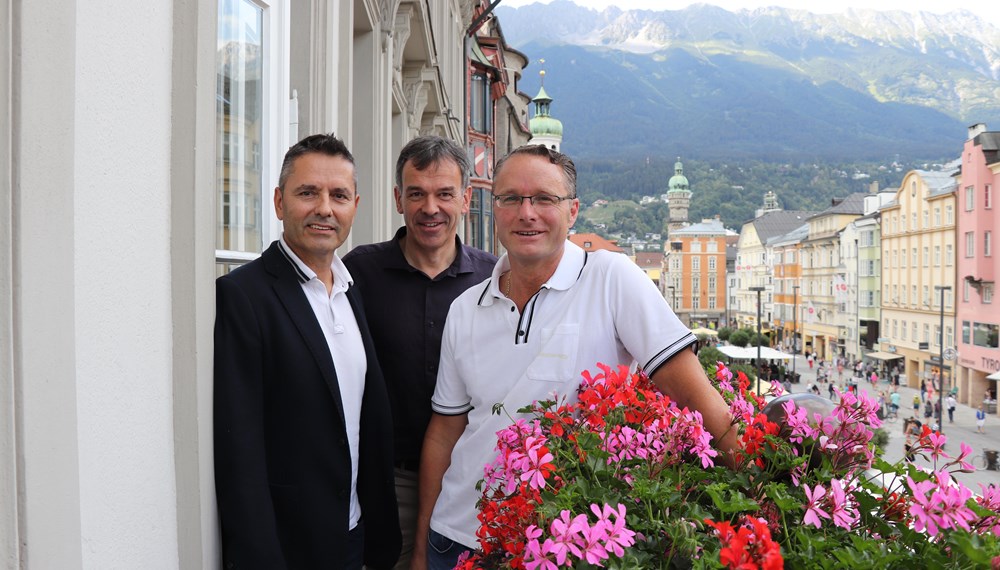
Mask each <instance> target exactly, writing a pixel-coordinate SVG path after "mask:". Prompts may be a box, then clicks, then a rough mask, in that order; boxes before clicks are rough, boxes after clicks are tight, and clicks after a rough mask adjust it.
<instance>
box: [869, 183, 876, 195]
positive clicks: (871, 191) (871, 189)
mask: <svg viewBox="0 0 1000 570" xmlns="http://www.w3.org/2000/svg"><path fill="white" fill-rule="evenodd" d="M868 193H869V194H878V181H877V180H876V181H875V182H872V183H871V184H869V185H868Z"/></svg>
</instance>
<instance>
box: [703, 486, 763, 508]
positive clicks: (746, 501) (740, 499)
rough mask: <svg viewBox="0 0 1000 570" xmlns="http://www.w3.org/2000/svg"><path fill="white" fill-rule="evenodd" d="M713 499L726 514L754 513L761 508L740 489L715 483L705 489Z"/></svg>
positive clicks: (717, 506)
mask: <svg viewBox="0 0 1000 570" xmlns="http://www.w3.org/2000/svg"><path fill="white" fill-rule="evenodd" d="M705 492H706V493H708V495H709V496H710V497H711V498H712V503H714V504H715V508H717V509H719V512H721V513H725V514H731V513H740V512H752V511H756V510H757V509H759V508H760V505H758V504H757V501H754V500H753V499H751V498H749V497H747V496H746V495H744V494H743V492H742V491H740V490H739V489H734V488H731V487H729V486H727V485H725V484H722V483H713V484H711V485H709V486H708V487H706V488H705Z"/></svg>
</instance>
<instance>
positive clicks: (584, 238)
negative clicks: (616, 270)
mask: <svg viewBox="0 0 1000 570" xmlns="http://www.w3.org/2000/svg"><path fill="white" fill-rule="evenodd" d="M569 241H571V242H573V243H575V244H576V245H578V246H580V247H582V248H583V249H584V250H586V251H597V250H599V249H604V250H607V251H613V252H615V253H622V252H623V251H624V250H623V249H622V248H620V247H618V245H617V244H615V242H613V241H611V240H608V239H605V238H603V237H601V236H599V235H597V234H591V233H585V234H571V235H570V236H569ZM660 255H661V256H662V255H663V254H662V253H661V254H660Z"/></svg>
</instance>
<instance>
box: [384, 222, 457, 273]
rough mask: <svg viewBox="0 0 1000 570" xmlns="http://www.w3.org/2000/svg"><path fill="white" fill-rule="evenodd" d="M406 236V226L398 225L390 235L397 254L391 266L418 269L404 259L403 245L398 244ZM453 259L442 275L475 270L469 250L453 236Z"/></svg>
mask: <svg viewBox="0 0 1000 570" xmlns="http://www.w3.org/2000/svg"><path fill="white" fill-rule="evenodd" d="M404 237H406V226H400V228H399V229H398V230H396V235H394V236H393V237H392V241H393V243H394V244H395V246H396V247H395V248H394V251H395V252H396V254H397V255H394V256H393V259H392V262H393V264H394V265H392V267H394V268H397V269H406V270H408V271H419V270H418V269H417V268H416V267H413V266H412V265H410V264H409V263H408V262H407V261H406V256H405V255H403V247H402V245H401V244H400V242H401V241H402V239H403V238H404ZM455 251H456V255H455V259H453V260H452V262H451V265H449V266H448V268H447V269H445V270H444V272H443V273H442V275H449V276H452V275H459V274H462V273H472V272H474V271H475V270H476V267H475V265H474V264H473V263H472V258H471V257H470V256H469V252H468V250H467V249H466V247H465V246H463V245H462V240H461V239H459V237H458V236H457V235H456V236H455Z"/></svg>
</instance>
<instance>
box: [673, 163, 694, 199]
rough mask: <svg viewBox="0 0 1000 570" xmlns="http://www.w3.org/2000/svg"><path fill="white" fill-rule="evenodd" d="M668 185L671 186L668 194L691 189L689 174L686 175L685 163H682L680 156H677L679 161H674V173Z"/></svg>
mask: <svg viewBox="0 0 1000 570" xmlns="http://www.w3.org/2000/svg"><path fill="white" fill-rule="evenodd" d="M667 187H668V188H669V190H667V193H668V194H676V193H678V192H690V191H691V186H690V185H689V184H688V179H687V176H684V165H683V164H681V159H680V157H677V162H675V163H674V175H673V176H671V177H670V181H669V182H668V183H667Z"/></svg>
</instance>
